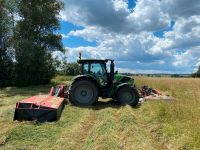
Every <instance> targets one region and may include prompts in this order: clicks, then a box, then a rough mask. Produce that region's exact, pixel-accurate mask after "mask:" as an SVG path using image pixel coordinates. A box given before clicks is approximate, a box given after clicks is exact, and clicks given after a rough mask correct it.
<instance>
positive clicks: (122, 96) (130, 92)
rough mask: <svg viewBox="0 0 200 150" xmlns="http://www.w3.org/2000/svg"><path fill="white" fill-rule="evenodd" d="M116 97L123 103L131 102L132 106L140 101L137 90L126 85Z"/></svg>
mask: <svg viewBox="0 0 200 150" xmlns="http://www.w3.org/2000/svg"><path fill="white" fill-rule="evenodd" d="M116 99H117V101H118V102H119V103H120V104H122V105H126V104H129V105H131V106H136V105H137V104H138V102H139V95H138V92H137V90H135V89H133V88H131V87H129V86H125V87H121V88H120V89H119V90H118V92H117V96H116Z"/></svg>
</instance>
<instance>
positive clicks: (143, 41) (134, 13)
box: [61, 0, 200, 73]
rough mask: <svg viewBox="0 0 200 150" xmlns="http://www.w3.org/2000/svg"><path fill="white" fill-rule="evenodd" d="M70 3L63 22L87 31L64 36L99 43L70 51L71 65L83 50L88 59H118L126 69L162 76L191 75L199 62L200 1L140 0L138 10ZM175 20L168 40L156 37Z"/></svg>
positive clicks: (124, 0) (121, 4)
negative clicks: (172, 74) (81, 27)
mask: <svg viewBox="0 0 200 150" xmlns="http://www.w3.org/2000/svg"><path fill="white" fill-rule="evenodd" d="M65 4H66V5H65V9H64V10H63V11H62V13H61V17H62V19H63V20H65V21H68V22H71V23H73V24H76V25H81V26H83V27H84V29H81V30H76V31H71V32H69V33H68V35H65V36H64V38H67V37H70V36H77V37H82V38H84V39H85V40H87V41H96V42H97V46H96V47H77V48H70V47H69V48H68V49H69V52H68V58H69V59H70V60H71V61H72V60H74V59H75V56H76V53H77V54H78V52H80V51H82V52H83V57H85V58H90V57H93V58H102V59H104V58H113V59H115V60H117V61H118V63H117V67H118V68H120V69H121V70H123V69H124V70H129V71H130V70H132V71H130V72H134V71H137V72H146V71H147V70H148V71H154V72H157V73H158V72H165V73H175V72H176V73H181V72H182V73H190V72H192V71H193V70H194V68H195V66H196V65H198V63H199V60H200V11H199V10H200V1H195V0H190V1H189V0H175V1H174V0H155V1H152V0H138V1H137V2H136V6H135V7H134V8H133V10H129V9H128V0H101V1H91V0H81V1H79V2H77V1H74V0H65ZM171 20H174V21H175V25H174V26H173V29H172V30H167V31H165V32H164V35H163V37H162V38H159V37H156V36H155V35H154V34H153V32H154V31H160V30H162V29H166V28H169V26H170V21H171ZM127 64H128V65H127ZM133 70H134V71H133ZM142 70H143V71H142Z"/></svg>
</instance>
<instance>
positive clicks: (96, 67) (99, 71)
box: [90, 63, 105, 75]
mask: <svg viewBox="0 0 200 150" xmlns="http://www.w3.org/2000/svg"><path fill="white" fill-rule="evenodd" d="M90 72H91V73H93V74H95V75H104V74H105V68H104V67H103V65H102V64H100V63H91V67H90Z"/></svg>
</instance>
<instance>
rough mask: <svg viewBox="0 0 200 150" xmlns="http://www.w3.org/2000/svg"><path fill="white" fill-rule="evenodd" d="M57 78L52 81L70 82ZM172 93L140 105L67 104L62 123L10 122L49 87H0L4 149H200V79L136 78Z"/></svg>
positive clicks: (0, 141) (0, 128) (0, 142)
mask: <svg viewBox="0 0 200 150" xmlns="http://www.w3.org/2000/svg"><path fill="white" fill-rule="evenodd" d="M71 78H72V77H66V76H59V77H56V78H55V79H53V83H61V84H62V83H64V84H66V83H70V82H71ZM135 81H136V85H137V86H141V85H149V86H151V87H155V88H157V89H160V90H161V91H162V92H164V93H167V94H170V95H172V96H173V97H174V100H172V101H148V102H145V103H143V104H142V105H140V107H138V108H131V107H130V106H124V107H120V106H118V105H115V104H113V103H110V102H108V101H109V99H106V100H101V103H99V105H97V106H93V107H90V108H79V107H75V106H71V105H70V104H68V105H66V106H65V109H64V110H63V113H62V116H61V118H60V120H59V121H57V122H53V123H44V124H38V123H36V122H17V121H14V122H13V121H12V119H13V114H14V108H15V103H16V102H17V101H19V100H20V99H23V98H25V97H29V96H32V95H35V94H38V93H48V90H49V87H50V86H49V85H47V86H34V87H24V88H14V87H12V88H4V89H1V90H0V149H6V150H7V149H152V150H153V149H198V148H199V147H200V117H199V114H200V99H199V97H200V80H199V79H172V78H140V77H139V78H138V77H137V78H135Z"/></svg>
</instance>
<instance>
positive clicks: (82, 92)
mask: <svg viewBox="0 0 200 150" xmlns="http://www.w3.org/2000/svg"><path fill="white" fill-rule="evenodd" d="M69 100H70V102H71V103H73V104H74V105H77V106H91V105H93V104H94V103H96V102H97V100H98V88H97V86H96V85H95V84H94V83H93V82H92V81H90V80H79V81H76V82H75V83H73V84H72V86H71V89H70V91H69Z"/></svg>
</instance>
